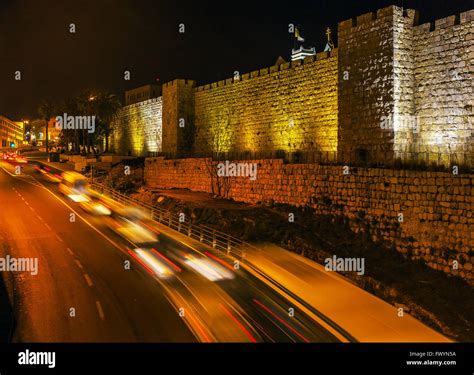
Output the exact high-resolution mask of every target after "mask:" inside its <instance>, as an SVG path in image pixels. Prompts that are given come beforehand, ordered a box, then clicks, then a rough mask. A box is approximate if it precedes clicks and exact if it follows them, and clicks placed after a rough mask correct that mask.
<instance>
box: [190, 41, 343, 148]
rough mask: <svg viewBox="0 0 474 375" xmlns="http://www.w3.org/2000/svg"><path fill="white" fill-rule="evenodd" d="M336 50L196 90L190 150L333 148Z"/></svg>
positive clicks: (335, 110) (335, 115)
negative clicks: (192, 139)
mask: <svg viewBox="0 0 474 375" xmlns="http://www.w3.org/2000/svg"><path fill="white" fill-rule="evenodd" d="M337 114H338V111H337V50H334V51H333V52H332V53H331V55H329V54H327V53H320V54H318V55H317V56H311V57H308V58H306V59H305V60H304V61H303V62H301V61H297V62H292V63H285V64H281V65H276V66H272V67H270V68H264V69H260V70H257V71H254V72H251V73H246V74H242V75H241V76H238V77H237V78H233V79H228V80H225V81H219V82H216V83H213V84H210V85H205V86H200V87H197V89H196V93H195V131H196V133H195V138H194V149H195V150H196V151H197V152H205V151H218V152H222V151H223V152H227V151H241V152H242V151H258V150H285V151H293V150H320V151H336V150H337V123H338V122H337Z"/></svg>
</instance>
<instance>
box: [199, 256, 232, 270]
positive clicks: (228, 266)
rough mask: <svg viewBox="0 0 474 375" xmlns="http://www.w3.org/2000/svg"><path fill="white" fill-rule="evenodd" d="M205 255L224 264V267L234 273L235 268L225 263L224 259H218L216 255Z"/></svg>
mask: <svg viewBox="0 0 474 375" xmlns="http://www.w3.org/2000/svg"><path fill="white" fill-rule="evenodd" d="M204 254H206V255H207V256H208V257H211V258H212V259H214V260H215V261H217V262H219V263H220V264H222V265H223V266H224V267H226V268H228V269H230V270H231V271H232V272H234V271H235V270H234V268H233V267H232V266H231V265H230V264H227V263H226V262H224V261H223V260H222V259H219V258H218V257H216V256H215V255H213V254H211V253H209V252H207V251H206V252H205V253H204Z"/></svg>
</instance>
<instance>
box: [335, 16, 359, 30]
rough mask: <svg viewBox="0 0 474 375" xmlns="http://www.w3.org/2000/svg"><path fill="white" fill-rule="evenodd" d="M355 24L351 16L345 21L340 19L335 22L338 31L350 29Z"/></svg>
mask: <svg viewBox="0 0 474 375" xmlns="http://www.w3.org/2000/svg"><path fill="white" fill-rule="evenodd" d="M354 26H355V21H354V19H353V18H350V19H348V20H345V21H341V22H339V23H338V24H337V30H338V32H341V31H344V30H350V29H352V28H353V27H354Z"/></svg>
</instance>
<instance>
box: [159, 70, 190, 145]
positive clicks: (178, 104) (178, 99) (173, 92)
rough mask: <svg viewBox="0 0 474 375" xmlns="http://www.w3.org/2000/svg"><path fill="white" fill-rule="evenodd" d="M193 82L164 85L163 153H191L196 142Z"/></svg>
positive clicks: (175, 82) (178, 80) (185, 81)
mask: <svg viewBox="0 0 474 375" xmlns="http://www.w3.org/2000/svg"><path fill="white" fill-rule="evenodd" d="M195 84H196V83H195V82H194V81H192V80H185V79H175V80H174V81H171V82H168V83H165V84H163V151H164V152H167V153H173V154H177V153H180V152H186V151H190V150H191V149H192V146H193V142H194V89H195Z"/></svg>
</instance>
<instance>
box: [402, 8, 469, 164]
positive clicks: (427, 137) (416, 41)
mask: <svg viewBox="0 0 474 375" xmlns="http://www.w3.org/2000/svg"><path fill="white" fill-rule="evenodd" d="M430 27H431V29H430ZM430 30H431V31H430ZM412 43H413V60H414V81H415V84H414V87H415V90H414V104H415V111H416V113H415V115H416V117H417V118H418V119H419V132H417V133H416V134H415V137H414V140H413V143H412V144H411V145H410V147H411V149H412V150H413V151H415V152H426V151H432V152H440V153H446V154H458V160H459V161H460V162H462V154H469V153H470V155H471V157H472V156H473V153H474V111H473V106H474V10H471V11H469V12H465V13H462V14H461V15H460V16H457V17H456V16H450V17H447V18H443V19H440V20H436V22H435V23H434V25H430V24H424V25H420V26H416V27H414V29H413V40H412ZM399 145H400V146H399V147H400V148H402V147H403V141H402V139H400V142H399Z"/></svg>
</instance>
